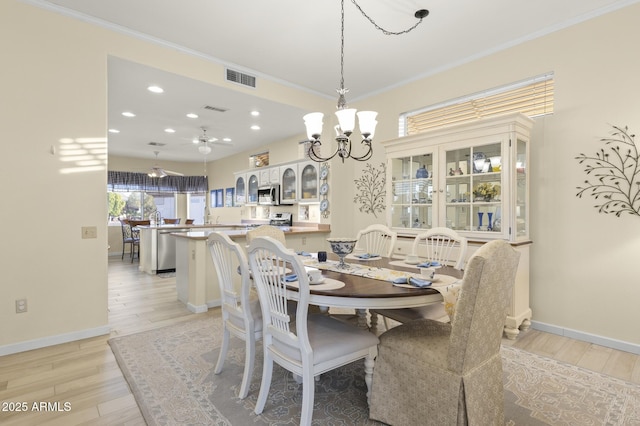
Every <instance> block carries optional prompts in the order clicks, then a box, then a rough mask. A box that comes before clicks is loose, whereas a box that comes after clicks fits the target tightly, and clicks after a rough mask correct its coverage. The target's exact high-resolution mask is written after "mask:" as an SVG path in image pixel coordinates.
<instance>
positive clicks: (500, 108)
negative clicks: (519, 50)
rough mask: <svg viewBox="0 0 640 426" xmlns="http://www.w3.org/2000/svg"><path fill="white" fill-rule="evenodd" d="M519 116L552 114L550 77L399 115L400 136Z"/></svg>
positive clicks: (545, 75)
mask: <svg viewBox="0 0 640 426" xmlns="http://www.w3.org/2000/svg"><path fill="white" fill-rule="evenodd" d="M511 112H521V113H522V114H524V115H526V116H529V117H537V116H540V115H546V114H553V73H549V74H544V75H541V76H538V77H533V78H530V79H527V80H525V81H521V82H518V83H513V84H510V85H507V86H503V87H499V88H496V89H491V90H485V91H483V92H480V93H475V94H473V95H469V96H464V97H462V98H458V99H453V100H451V101H447V102H443V103H440V104H436V105H432V106H430V107H427V108H422V109H420V110H417V111H411V112H407V113H404V114H401V115H400V122H399V125H400V132H399V134H400V136H405V135H413V134H416V133H422V132H424V131H426V130H429V129H432V128H436V127H442V126H447V125H450V124H460V123H465V122H470V121H475V120H478V119H481V118H486V117H494V116H497V115H503V114H508V113H511Z"/></svg>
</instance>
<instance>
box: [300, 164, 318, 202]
mask: <svg viewBox="0 0 640 426" xmlns="http://www.w3.org/2000/svg"><path fill="white" fill-rule="evenodd" d="M298 176H299V185H298V201H301V202H318V201H319V200H320V196H319V191H318V183H319V180H320V171H319V163H316V162H314V161H304V162H300V163H298Z"/></svg>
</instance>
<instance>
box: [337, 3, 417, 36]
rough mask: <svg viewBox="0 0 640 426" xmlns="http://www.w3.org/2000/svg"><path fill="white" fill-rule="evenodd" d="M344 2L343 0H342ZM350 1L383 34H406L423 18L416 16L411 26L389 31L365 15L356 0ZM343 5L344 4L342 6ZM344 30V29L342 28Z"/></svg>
mask: <svg viewBox="0 0 640 426" xmlns="http://www.w3.org/2000/svg"><path fill="white" fill-rule="evenodd" d="M342 1H343V3H344V0H342ZM351 3H353V4H354V5H355V6H356V8H358V10H359V11H360V13H361V14H362V16H364V17H365V18H367V19H368V20H369V22H371V23H372V24H373V26H374V27H376V29H378V30H380V31H382V32H383V33H384V35H402V34H407V33H408V32H410V31H412V30H413V29H414V28H416V27H417V26H418V25H420V23H421V22H422V19H423V18H418V22H417V23H416V24H415V25H414V26H412V27H411V28H408V29H406V30H402V31H389V30H385V29H384V28H382V27H381V26H380V25H378V24H377V23H376V21H374V20H373V18H371V17H370V16H369V15H367V14H366V13H365V11H364V10H362V8H361V7H360V5H359V4H358V3H356V0H351ZM343 7H344V6H343ZM342 19H343V20H344V13H343V14H342ZM343 28H344V24H343ZM343 31H344V30H343Z"/></svg>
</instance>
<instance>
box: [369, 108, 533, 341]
mask: <svg viewBox="0 0 640 426" xmlns="http://www.w3.org/2000/svg"><path fill="white" fill-rule="evenodd" d="M532 126H533V121H532V120H531V119H529V118H528V117H526V116H524V115H522V114H509V115H504V116H500V117H496V118H489V119H483V120H479V121H476V122H474V123H468V124H461V125H455V126H447V127H443V128H439V129H434V130H431V131H427V132H424V133H420V134H417V135H411V136H405V137H401V138H397V139H393V140H390V141H386V142H382V143H381V144H382V146H383V147H384V148H385V151H386V155H387V182H386V183H387V223H388V225H389V226H390V227H391V228H393V229H394V230H396V231H397V232H398V234H399V235H405V236H408V237H411V236H414V235H416V234H418V233H420V232H424V230H426V229H429V228H434V227H439V226H443V227H447V228H451V229H454V230H456V231H457V232H459V233H460V234H461V235H463V236H465V237H467V239H468V240H469V242H470V247H471V250H469V251H470V254H472V253H473V252H474V251H475V249H477V248H478V247H480V246H481V245H482V244H483V243H484V242H486V241H489V240H492V239H504V240H507V241H510V242H511V243H512V245H513V246H514V248H516V249H517V250H519V251H520V252H521V260H520V266H519V270H518V277H517V279H516V287H515V291H514V296H513V300H512V303H511V307H510V308H509V312H508V313H507V315H508V316H507V322H506V325H505V332H506V334H507V336H508V337H511V338H515V336H517V334H518V327H519V328H521V329H524V328H527V327H528V326H529V325H530V319H531V309H529V245H530V240H529V168H528V163H529V145H530V133H531V128H532ZM400 250H402V249H401V248H399V250H398V252H400Z"/></svg>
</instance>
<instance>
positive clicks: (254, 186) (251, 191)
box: [247, 173, 258, 204]
mask: <svg viewBox="0 0 640 426" xmlns="http://www.w3.org/2000/svg"><path fill="white" fill-rule="evenodd" d="M247 186H248V191H247V192H248V194H247V202H248V203H252V204H255V203H257V202H258V175H257V174H256V173H253V174H250V175H249V178H248V183H247Z"/></svg>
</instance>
